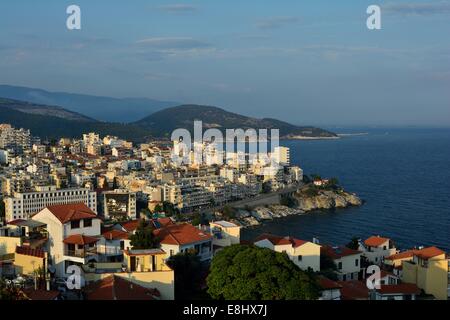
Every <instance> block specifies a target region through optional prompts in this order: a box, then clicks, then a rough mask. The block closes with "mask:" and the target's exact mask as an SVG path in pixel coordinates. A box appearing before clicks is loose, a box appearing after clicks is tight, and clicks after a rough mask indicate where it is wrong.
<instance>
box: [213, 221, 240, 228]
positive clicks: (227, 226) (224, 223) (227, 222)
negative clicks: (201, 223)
mask: <svg viewBox="0 0 450 320" xmlns="http://www.w3.org/2000/svg"><path fill="white" fill-rule="evenodd" d="M211 223H213V224H217V225H219V226H222V227H225V228H232V227H239V226H238V225H237V224H234V223H232V222H229V221H225V220H221V221H214V222H211Z"/></svg>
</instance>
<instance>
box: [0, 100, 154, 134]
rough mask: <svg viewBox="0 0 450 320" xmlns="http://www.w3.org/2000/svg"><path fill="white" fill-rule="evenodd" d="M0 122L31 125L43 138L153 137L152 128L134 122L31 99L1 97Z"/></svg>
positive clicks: (28, 126) (19, 125)
mask: <svg viewBox="0 0 450 320" xmlns="http://www.w3.org/2000/svg"><path fill="white" fill-rule="evenodd" d="M0 123H9V124H11V125H13V126H14V127H16V128H26V129H30V130H31V133H32V134H33V135H34V136H39V137H41V138H43V139H57V138H60V137H70V138H77V137H78V138H79V137H81V135H82V134H83V133H86V132H97V133H99V134H100V135H102V136H104V135H108V134H109V135H115V136H119V137H121V138H123V139H127V140H131V141H133V142H143V141H146V139H148V138H150V137H151V133H150V131H149V130H146V129H144V128H142V127H139V126H136V125H132V124H120V123H110V122H101V121H97V120H93V119H90V118H88V117H85V116H83V115H79V114H77V113H73V112H70V111H68V110H65V109H63V108H61V107H54V106H43V105H36V104H31V103H29V102H22V101H13V100H9V99H4V98H0Z"/></svg>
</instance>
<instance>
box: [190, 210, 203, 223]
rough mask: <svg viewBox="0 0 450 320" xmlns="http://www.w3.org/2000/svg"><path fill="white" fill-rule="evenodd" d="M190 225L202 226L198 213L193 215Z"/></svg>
mask: <svg viewBox="0 0 450 320" xmlns="http://www.w3.org/2000/svg"><path fill="white" fill-rule="evenodd" d="M191 224H192V225H193V226H198V225H199V224H202V216H201V214H200V213H198V212H196V213H194V215H193V217H192V222H191Z"/></svg>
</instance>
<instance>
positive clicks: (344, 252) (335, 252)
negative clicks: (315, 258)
mask: <svg viewBox="0 0 450 320" xmlns="http://www.w3.org/2000/svg"><path fill="white" fill-rule="evenodd" d="M320 253H321V254H324V255H327V256H329V257H330V258H332V259H340V258H342V257H346V256H351V255H356V254H360V253H361V251H358V250H353V249H350V248H347V247H331V246H328V245H325V246H322V247H321V248H320Z"/></svg>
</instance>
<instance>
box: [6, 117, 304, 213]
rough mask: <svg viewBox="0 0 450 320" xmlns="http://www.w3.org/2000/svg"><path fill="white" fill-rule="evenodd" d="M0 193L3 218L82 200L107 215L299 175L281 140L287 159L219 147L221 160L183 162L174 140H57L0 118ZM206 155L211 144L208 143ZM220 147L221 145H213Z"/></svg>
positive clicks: (215, 202) (205, 201) (234, 196)
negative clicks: (252, 158)
mask: <svg viewBox="0 0 450 320" xmlns="http://www.w3.org/2000/svg"><path fill="white" fill-rule="evenodd" d="M0 136H1V139H0V153H1V155H0V162H1V164H2V167H1V171H0V184H1V194H2V197H3V200H4V202H5V205H6V220H7V221H11V220H15V219H28V218H29V217H30V216H31V215H32V214H34V213H36V212H38V211H39V210H41V209H43V208H44V207H46V206H47V205H54V204H65V203H78V202H83V203H84V204H86V205H87V206H88V207H89V208H91V209H92V210H93V211H94V212H97V213H98V214H100V215H102V216H117V215H123V216H126V217H130V218H135V217H136V216H138V215H139V212H137V203H144V205H149V206H155V205H156V204H157V203H163V202H170V203H172V204H173V205H174V206H175V207H176V208H177V209H179V210H180V211H181V212H192V211H194V210H197V209H201V208H205V207H214V206H220V205H223V204H224V203H227V202H230V201H234V200H241V199H245V198H249V197H254V196H256V195H258V194H260V193H261V192H262V191H263V186H264V187H265V188H266V189H267V188H269V189H270V190H276V189H280V188H283V187H285V186H287V185H292V184H295V183H297V182H298V181H301V180H302V177H303V172H302V170H301V169H300V168H299V167H296V166H291V165H290V163H289V162H290V159H289V149H288V148H284V147H278V148H277V149H276V150H275V151H274V158H277V159H279V160H280V161H281V162H280V163H282V164H283V165H282V166H280V167H279V168H277V170H276V171H274V170H266V169H267V165H264V164H258V163H250V162H249V161H247V162H245V161H244V163H243V162H242V161H238V160H239V159H240V156H239V155H238V152H235V153H233V152H227V153H224V154H222V156H223V157H227V159H235V160H236V161H234V160H230V161H226V162H225V161H224V163H223V164H222V165H219V164H208V162H207V161H205V162H202V163H200V164H193V165H183V164H181V165H180V164H177V163H175V162H173V161H172V157H171V156H172V150H173V149H174V148H176V146H172V145H170V144H168V143H167V142H165V143H149V144H141V145H139V146H133V144H132V143H131V142H128V141H124V140H121V139H119V138H118V137H112V136H106V137H103V138H101V137H100V136H99V135H98V134H95V133H88V134H84V135H83V137H82V139H61V140H59V141H57V142H55V141H53V143H50V142H46V141H42V142H41V141H40V140H39V139H36V138H32V137H31V136H30V132H29V131H26V130H23V129H19V130H17V129H14V128H12V127H11V126H9V125H0ZM203 148H204V151H205V153H204V157H205V159H206V158H207V157H208V154H209V153H211V152H214V148H212V146H211V145H206V144H205V145H204V146H203ZM216 154H218V153H216Z"/></svg>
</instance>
